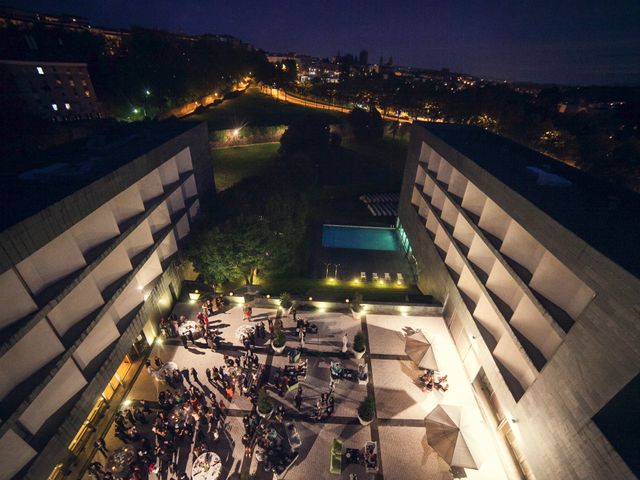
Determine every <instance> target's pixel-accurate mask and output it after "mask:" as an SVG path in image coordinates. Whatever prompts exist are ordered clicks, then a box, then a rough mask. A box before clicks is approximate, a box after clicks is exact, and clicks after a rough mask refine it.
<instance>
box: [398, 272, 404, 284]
mask: <svg viewBox="0 0 640 480" xmlns="http://www.w3.org/2000/svg"><path fill="white" fill-rule="evenodd" d="M397 275H398V284H401V283H404V277H403V276H402V274H401V273H400V272H398V273H397Z"/></svg>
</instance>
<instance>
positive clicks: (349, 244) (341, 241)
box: [322, 225, 400, 251]
mask: <svg viewBox="0 0 640 480" xmlns="http://www.w3.org/2000/svg"><path fill="white" fill-rule="evenodd" d="M322 246H323V247H326V248H351V249H356V250H387V251H394V250H399V249H400V243H399V242H398V237H397V236H396V231H395V229H394V228H376V227H351V226H343V225H323V226H322Z"/></svg>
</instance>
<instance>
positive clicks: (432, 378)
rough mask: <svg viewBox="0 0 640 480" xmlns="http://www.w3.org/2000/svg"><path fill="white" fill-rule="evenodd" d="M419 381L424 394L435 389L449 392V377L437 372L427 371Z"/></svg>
mask: <svg viewBox="0 0 640 480" xmlns="http://www.w3.org/2000/svg"><path fill="white" fill-rule="evenodd" d="M419 381H420V384H421V388H422V391H423V392H430V391H432V390H433V389H434V388H435V389H436V390H439V391H441V392H446V391H447V390H449V384H448V383H447V375H441V374H440V373H439V372H436V371H435V370H431V369H427V370H426V371H425V372H424V374H423V375H421V376H420V378H419Z"/></svg>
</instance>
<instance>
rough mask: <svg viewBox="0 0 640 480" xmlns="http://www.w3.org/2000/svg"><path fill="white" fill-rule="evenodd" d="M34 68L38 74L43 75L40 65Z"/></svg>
mask: <svg viewBox="0 0 640 480" xmlns="http://www.w3.org/2000/svg"><path fill="white" fill-rule="evenodd" d="M36 70H37V71H38V74H40V75H44V70H43V69H42V67H36Z"/></svg>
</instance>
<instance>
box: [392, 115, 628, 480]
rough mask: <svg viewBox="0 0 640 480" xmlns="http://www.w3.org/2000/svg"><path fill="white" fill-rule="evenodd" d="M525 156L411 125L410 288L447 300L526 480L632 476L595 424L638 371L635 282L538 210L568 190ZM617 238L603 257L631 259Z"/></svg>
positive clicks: (463, 132) (505, 145)
mask: <svg viewBox="0 0 640 480" xmlns="http://www.w3.org/2000/svg"><path fill="white" fill-rule="evenodd" d="M453 130H455V138H458V139H461V140H460V141H458V142H457V143H456V144H455V146H454V145H452V144H450V143H448V141H447V139H450V138H454V136H453V135H449V133H450V131H453ZM467 136H468V140H465V138H467ZM485 140H486V142H485ZM473 142H477V145H473V146H471V143H473ZM494 147H495V151H493V150H491V149H492V148H494ZM474 149H476V150H477V151H478V152H481V153H478V155H479V156H480V155H482V157H483V158H485V159H486V158H489V159H491V157H492V155H493V154H495V158H496V159H498V158H499V157H505V158H508V159H509V160H510V161H511V160H512V161H513V162H514V163H513V164H512V165H513V166H504V165H503V166H501V167H500V168H503V169H504V172H505V177H504V178H506V177H507V176H509V178H511V179H512V182H513V183H510V182H508V181H504V178H503V179H502V180H500V179H498V178H497V175H496V174H494V173H491V172H489V171H488V168H484V167H483V166H481V164H480V163H481V162H478V161H476V159H474V155H473V151H474ZM525 150H526V149H524V148H523V147H520V146H518V147H517V148H516V147H515V144H513V143H512V142H509V141H508V140H506V139H499V137H496V136H495V135H492V134H489V133H488V132H483V131H479V129H476V128H475V127H468V126H448V125H439V126H438V125H433V124H418V123H416V124H414V126H413V130H412V138H411V143H410V147H409V153H408V158H407V163H406V167H405V172H404V178H403V185H402V193H401V200H400V212H399V223H400V225H401V227H402V228H403V229H404V232H405V234H406V235H407V237H408V239H409V243H410V245H411V249H412V254H413V256H414V257H415V262H416V265H417V270H418V281H419V287H420V289H421V290H422V291H423V292H424V293H425V294H429V295H433V296H434V297H435V298H436V299H437V300H439V301H441V302H443V303H444V314H445V318H446V319H447V323H448V325H449V328H450V331H451V334H452V336H453V338H454V340H455V343H456V346H457V348H458V350H459V353H460V355H461V358H462V360H463V362H464V365H465V367H466V373H467V375H468V377H469V381H470V382H472V383H473V385H474V387H475V388H476V393H477V394H478V395H479V396H480V395H483V396H484V397H485V398H486V402H484V404H485V406H486V407H487V408H486V410H487V412H486V414H487V418H488V419H489V417H492V418H491V419H490V420H491V421H489V423H490V424H493V427H494V428H495V429H496V430H497V431H498V432H500V435H502V436H503V437H504V438H505V443H507V444H509V446H510V447H511V452H512V457H513V459H514V460H515V463H517V464H519V467H520V470H521V472H522V476H523V478H525V477H526V478H537V479H557V478H565V479H568V478H571V479H576V480H577V479H581V480H583V479H593V480H596V479H602V478H634V475H633V473H632V471H631V470H630V469H629V467H628V466H627V464H626V463H625V461H624V460H623V459H622V458H621V456H620V455H618V453H617V452H616V450H615V449H614V448H613V447H612V445H611V444H610V443H609V441H608V440H607V438H606V437H605V435H604V434H603V433H602V432H601V431H600V429H599V428H598V427H597V426H596V424H595V423H594V421H593V420H592V419H593V417H594V416H595V415H596V414H597V413H598V412H599V411H600V410H601V409H602V408H603V407H605V406H606V404H607V403H608V402H609V401H610V400H611V399H612V398H613V397H614V396H615V395H616V394H617V393H618V392H619V391H621V390H622V389H623V388H624V387H625V386H626V385H627V384H628V383H629V382H631V381H632V380H633V379H634V378H635V377H636V376H637V375H638V373H639V372H640V323H639V322H638V312H639V311H640V304H639V296H638V292H639V291H640V281H639V280H638V278H637V276H636V275H634V274H632V273H630V271H629V270H628V269H626V268H623V267H622V266H620V264H618V263H616V262H614V261H612V260H611V259H610V258H609V257H608V256H607V255H605V254H603V253H602V252H601V251H599V250H597V249H596V248H594V247H593V245H591V244H590V243H589V242H588V241H585V239H583V238H581V237H580V236H578V235H577V234H576V233H574V231H572V230H571V229H570V228H568V227H567V226H566V225H565V224H563V223H561V222H559V221H558V220H557V218H554V215H553V211H552V209H543V208H541V207H539V206H538V205H539V202H538V205H536V204H535V203H534V201H533V200H532V198H533V197H534V196H535V195H545V194H548V195H550V196H553V195H557V194H558V193H557V192H560V190H558V189H562V188H565V189H566V188H574V189H577V186H576V183H575V181H576V179H572V180H571V181H569V180H567V179H566V178H564V177H563V176H561V175H559V174H558V173H557V172H556V171H555V170H554V169H553V168H551V167H549V165H550V164H553V163H557V162H554V161H553V160H552V159H548V158H545V157H542V156H539V155H538V157H541V158H537V159H536V158H534V156H535V155H534V154H533V152H530V151H527V152H525ZM462 151H464V153H463V152H462ZM520 154H523V155H524V156H526V157H527V160H526V165H524V164H523V165H520V166H518V163H517V162H519V161H520V159H519V158H518V156H519V155H520ZM496 161H498V160H496ZM523 162H524V160H523ZM485 167H486V164H485ZM549 168H551V170H548V169H549ZM563 168H564V167H563ZM547 170H548V171H547ZM536 175H537V179H536ZM576 175H577V174H576ZM519 176H521V177H522V178H520V177H519ZM576 178H577V177H576ZM519 182H520V183H519ZM524 182H533V184H532V187H531V188H532V189H533V191H534V194H535V195H533V194H532V196H528V195H526V194H524V193H523V192H524V189H523V188H520V187H521V186H522V185H523V184H524ZM514 185H518V186H519V187H518V188H516V187H514ZM576 193H580V192H576ZM573 194H574V192H573V191H568V190H563V191H562V192H561V195H573ZM558 207H559V209H561V208H562V205H560V206H558ZM567 208H569V207H567ZM584 208H585V209H589V208H590V206H589V204H588V203H585V204H584ZM550 212H551V213H550ZM605 213H606V212H605ZM612 215H613V214H612ZM596 220H597V219H595V218H594V221H596ZM628 220H629V221H633V218H629V219H628ZM636 220H637V218H636ZM597 228H606V225H598V226H597ZM636 230H637V229H636ZM633 234H636V235H637V232H635V233H633ZM612 235H615V233H612ZM616 240H619V245H613V247H612V251H613V249H616V248H617V249H620V248H622V249H624V248H628V249H631V248H635V247H634V246H631V245H625V242H626V241H627V239H624V238H620V239H616V238H614V239H613V243H615V242H616ZM620 258H622V257H620ZM631 260H637V255H636V256H635V258H631V257H625V261H627V263H625V265H637V263H635V264H634V263H633V262H632V261H631ZM631 270H633V269H632V268H631ZM481 403H482V402H481Z"/></svg>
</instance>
